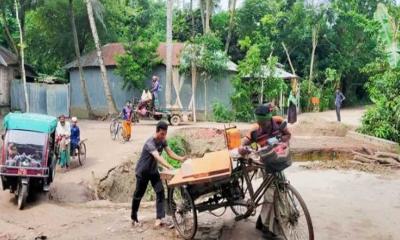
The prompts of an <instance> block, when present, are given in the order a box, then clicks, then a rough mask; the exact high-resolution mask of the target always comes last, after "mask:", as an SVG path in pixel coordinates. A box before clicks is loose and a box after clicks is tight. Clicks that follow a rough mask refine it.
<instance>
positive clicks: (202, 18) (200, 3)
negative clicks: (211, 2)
mask: <svg viewBox="0 0 400 240" xmlns="http://www.w3.org/2000/svg"><path fill="white" fill-rule="evenodd" d="M204 1H208V0H199V5H200V16H201V25H202V26H203V33H205V32H206V20H205V17H204V12H205V10H204Z"/></svg>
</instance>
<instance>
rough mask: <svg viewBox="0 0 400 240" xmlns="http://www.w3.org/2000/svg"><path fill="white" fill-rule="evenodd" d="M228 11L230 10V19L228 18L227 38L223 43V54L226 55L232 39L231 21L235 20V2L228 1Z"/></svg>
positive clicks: (232, 0)
mask: <svg viewBox="0 0 400 240" xmlns="http://www.w3.org/2000/svg"><path fill="white" fill-rule="evenodd" d="M229 10H230V18H229V29H228V36H227V37H226V43H225V53H228V50H229V44H230V42H231V38H232V31H233V20H234V18H235V12H236V11H235V10H236V0H229Z"/></svg>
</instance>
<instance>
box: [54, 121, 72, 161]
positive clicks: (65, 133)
mask: <svg viewBox="0 0 400 240" xmlns="http://www.w3.org/2000/svg"><path fill="white" fill-rule="evenodd" d="M70 136H71V125H70V123H69V122H67V121H66V120H65V116H64V115H61V116H60V117H59V121H58V123H57V127H56V142H57V144H59V147H60V166H61V167H62V168H64V167H66V168H68V167H69V158H70V151H69V149H70V148H69V144H70Z"/></svg>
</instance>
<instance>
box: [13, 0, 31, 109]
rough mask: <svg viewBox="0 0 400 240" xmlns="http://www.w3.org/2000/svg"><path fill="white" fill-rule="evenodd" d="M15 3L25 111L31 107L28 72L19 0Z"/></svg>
mask: <svg viewBox="0 0 400 240" xmlns="http://www.w3.org/2000/svg"><path fill="white" fill-rule="evenodd" d="M14 3H15V16H16V18H17V23H18V28H19V40H20V41H19V44H20V51H21V54H20V56H21V75H22V84H23V86H24V96H25V111H26V112H30V109H29V108H30V107H29V97H28V88H27V85H26V74H25V59H24V58H25V55H24V47H25V46H24V39H23V37H22V26H21V21H20V20H19V13H18V11H19V9H18V2H17V0H15V1H14Z"/></svg>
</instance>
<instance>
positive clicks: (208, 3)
mask: <svg viewBox="0 0 400 240" xmlns="http://www.w3.org/2000/svg"><path fill="white" fill-rule="evenodd" d="M210 5H211V0H206V27H205V33H209V32H210V15H211V6H210Z"/></svg>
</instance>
